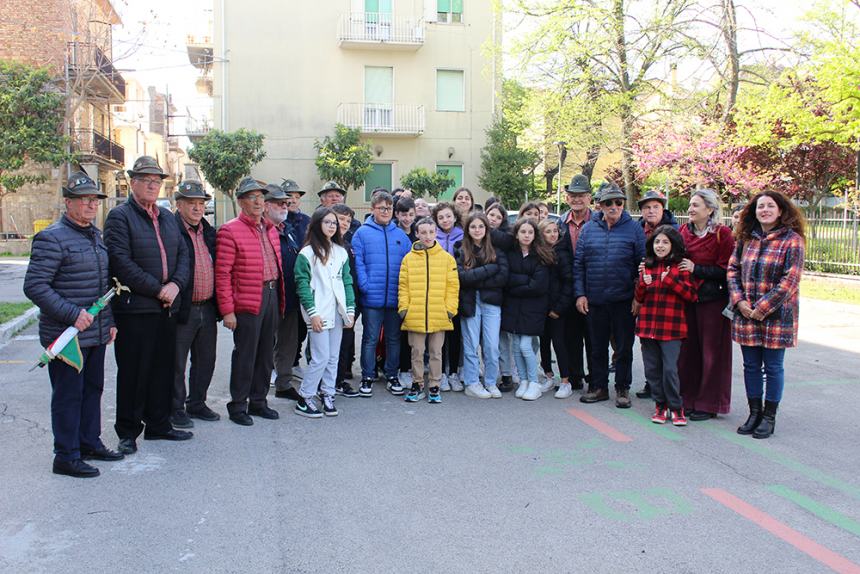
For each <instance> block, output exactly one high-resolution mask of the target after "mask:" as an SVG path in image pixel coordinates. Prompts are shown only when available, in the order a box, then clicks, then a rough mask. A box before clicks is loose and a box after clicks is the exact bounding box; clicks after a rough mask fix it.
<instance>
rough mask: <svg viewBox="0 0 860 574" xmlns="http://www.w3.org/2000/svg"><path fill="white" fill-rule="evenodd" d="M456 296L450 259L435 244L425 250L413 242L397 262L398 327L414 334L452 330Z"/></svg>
mask: <svg viewBox="0 0 860 574" xmlns="http://www.w3.org/2000/svg"><path fill="white" fill-rule="evenodd" d="M459 295H460V279H459V276H458V275H457V263H456V262H455V261H454V258H453V257H451V255H449V254H448V252H447V251H445V250H444V249H442V246H440V245H439V244H438V243H434V244H433V247H430V248H429V249H428V248H426V247H424V245H423V244H422V243H421V242H420V241H417V242H415V244H414V245H413V246H412V251H410V252H409V253H407V254H406V257H404V258H403V263H402V264H401V265H400V290H399V303H400V304H399V305H398V308H397V310H398V311H399V312H400V316H401V317H404V319H403V326H402V327H401V329H403V330H406V331H412V332H414V333H436V332H438V331H452V330H453V329H454V325H453V324H452V323H451V318H450V317H453V316H454V315H456V314H457V303H458V301H459ZM404 313H405V316H404ZM449 313H450V317H449Z"/></svg>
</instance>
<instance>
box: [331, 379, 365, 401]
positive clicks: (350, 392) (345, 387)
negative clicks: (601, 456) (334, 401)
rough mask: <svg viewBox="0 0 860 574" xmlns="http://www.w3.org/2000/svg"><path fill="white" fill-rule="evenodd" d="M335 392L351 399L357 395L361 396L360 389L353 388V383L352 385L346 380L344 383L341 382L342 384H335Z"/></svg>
mask: <svg viewBox="0 0 860 574" xmlns="http://www.w3.org/2000/svg"><path fill="white" fill-rule="evenodd" d="M334 393H335V394H336V395H340V396H342V397H348V398H350V399H353V398H355V397H360V396H361V395H360V394H358V391H356V390H355V389H353V388H352V385H350V384H349V383H347V382H346V381H344V382H342V383H340V384H337V385H335V387H334Z"/></svg>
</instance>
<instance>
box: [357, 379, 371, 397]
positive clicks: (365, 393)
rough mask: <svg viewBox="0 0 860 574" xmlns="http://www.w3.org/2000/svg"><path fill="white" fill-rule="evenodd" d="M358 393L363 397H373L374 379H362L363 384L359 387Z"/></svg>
mask: <svg viewBox="0 0 860 574" xmlns="http://www.w3.org/2000/svg"><path fill="white" fill-rule="evenodd" d="M358 394H359V395H361V396H362V397H368V398H369V397H372V396H373V379H361V386H360V387H359V388H358Z"/></svg>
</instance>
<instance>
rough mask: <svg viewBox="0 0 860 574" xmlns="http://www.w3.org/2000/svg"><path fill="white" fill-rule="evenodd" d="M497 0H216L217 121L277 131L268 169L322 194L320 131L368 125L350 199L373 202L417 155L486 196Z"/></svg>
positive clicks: (264, 175)
mask: <svg viewBox="0 0 860 574" xmlns="http://www.w3.org/2000/svg"><path fill="white" fill-rule="evenodd" d="M493 4H494V3H493V2H491V1H490V0H322V1H319V2H314V3H312V4H305V3H304V2H294V1H287V2H285V1H279V0H244V1H241V2H240V1H237V0H215V2H214V5H215V20H214V65H213V74H214V75H213V96H214V125H215V126H216V127H219V128H221V129H224V130H228V131H232V130H236V129H238V128H248V129H253V130H256V131H258V132H260V133H263V134H264V135H265V136H266V151H267V157H266V159H265V160H263V162H261V163H260V164H259V165H257V166H256V167H255V168H254V170H253V175H254V176H255V177H258V178H260V179H263V180H266V181H272V182H280V181H281V178H291V179H295V180H296V181H297V182H298V183H299V185H301V186H303V187H304V188H305V189H307V190H308V191H309V192H310V193H309V194H308V195H307V196H306V197H305V208H306V210H307V209H311V208H313V207H314V206H316V193H315V192H316V191H317V190H318V189H319V187H320V186H321V184H322V182H321V181H320V178H319V175H318V174H317V170H316V167H315V165H314V160H315V159H316V150H315V149H314V142H315V141H316V140H318V139H322V138H323V137H324V136H326V135H330V134H332V133H333V132H334V126H335V124H336V123H338V122H340V123H343V124H345V125H347V126H350V127H357V128H359V129H361V132H362V137H363V139H364V140H365V141H367V142H368V143H370V145H371V148H372V149H373V170H372V172H371V173H370V175H368V177H367V179H366V181H365V185H364V186H363V188H362V189H359V190H357V192H356V191H352V190H351V191H350V195H349V197H348V198H347V200H348V203H349V204H350V205H353V206H355V207H359V208H361V207H365V206H367V202H368V199H369V198H368V195H369V191H370V190H372V189H373V188H374V187H376V186H381V187H385V188H388V189H393V188H396V187H398V186H399V182H400V176H401V175H403V174H405V173H406V172H408V171H409V170H411V169H412V168H415V167H424V168H427V169H429V170H438V171H446V172H447V173H448V174H449V175H450V176H452V177H453V178H454V179H455V181H456V185H455V186H452V188H451V189H449V190H448V192H447V193H448V194H449V195H450V194H451V193H453V190H454V188H455V187H458V186H460V185H465V186H468V187H469V188H471V189H472V190H473V191H474V192H475V193H476V195H477V196H478V201H481V200H482V199H483V198H485V197H486V194H485V193H484V192H483V191H482V190H480V189H479V186H478V175H479V173H480V164H481V158H480V152H481V148H483V147H484V145H485V141H486V136H485V130H486V128H487V127H488V126H489V125H490V123H491V122H492V116H493V112H494V110H495V108H496V105H497V98H498V94H499V93H500V73H501V70H500V69H499V68H500V66H499V65H498V61H497V60H496V57H494V56H493V55H492V54H494V53H496V52H495V51H494V50H493V46H494V45H495V46H498V45H500V43H501V24H500V20H499V18H498V16H497V15H496V14H495V13H494V11H493V7H492V5H493Z"/></svg>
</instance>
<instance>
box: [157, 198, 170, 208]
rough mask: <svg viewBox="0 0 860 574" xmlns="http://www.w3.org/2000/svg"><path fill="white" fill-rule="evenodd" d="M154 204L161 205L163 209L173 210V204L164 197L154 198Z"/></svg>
mask: <svg viewBox="0 0 860 574" xmlns="http://www.w3.org/2000/svg"><path fill="white" fill-rule="evenodd" d="M155 205H157V206H158V207H163V208H164V209H167V210H168V211H173V205H172V204H171V203H170V200H169V199H167V198H166V197H160V198H158V199H156V200H155Z"/></svg>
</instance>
